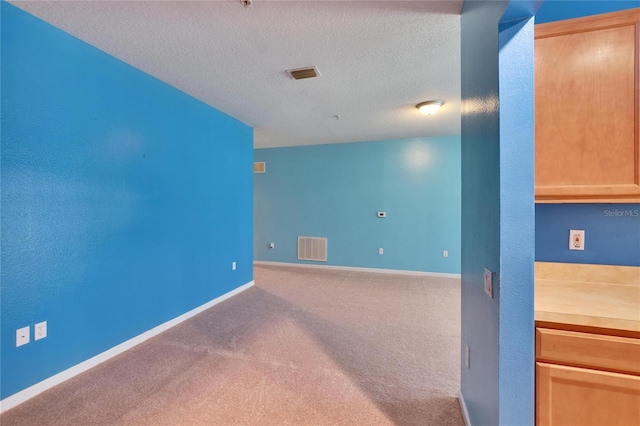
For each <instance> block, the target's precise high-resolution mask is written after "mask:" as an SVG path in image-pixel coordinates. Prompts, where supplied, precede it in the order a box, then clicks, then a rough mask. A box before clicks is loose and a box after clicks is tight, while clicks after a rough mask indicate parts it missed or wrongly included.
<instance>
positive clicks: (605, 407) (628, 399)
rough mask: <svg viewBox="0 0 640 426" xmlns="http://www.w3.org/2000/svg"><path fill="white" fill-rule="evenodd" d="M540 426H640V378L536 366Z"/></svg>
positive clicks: (542, 364) (554, 366) (537, 413)
mask: <svg viewBox="0 0 640 426" xmlns="http://www.w3.org/2000/svg"><path fill="white" fill-rule="evenodd" d="M536 384H537V385H536V400H537V403H536V407H537V408H536V424H537V425H539V426H546V425H553V426H560V425H567V426H575V425H581V426H606V425H620V426H622V425H628V426H637V425H640V377H639V376H631V375H627V374H617V373H609V372H606V371H597V370H589V369H584V368H574V367H565V366H562V365H555V364H545V363H536Z"/></svg>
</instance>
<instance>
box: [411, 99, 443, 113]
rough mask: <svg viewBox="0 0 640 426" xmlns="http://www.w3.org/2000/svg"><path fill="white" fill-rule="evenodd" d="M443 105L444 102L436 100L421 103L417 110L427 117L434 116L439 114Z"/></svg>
mask: <svg viewBox="0 0 640 426" xmlns="http://www.w3.org/2000/svg"><path fill="white" fill-rule="evenodd" d="M442 105H444V101H441V100H434V101H426V102H421V103H419V104H418V105H416V108H418V110H420V112H421V113H423V114H425V115H433V114H435V113H436V112H438V110H439V109H440V107H441V106H442Z"/></svg>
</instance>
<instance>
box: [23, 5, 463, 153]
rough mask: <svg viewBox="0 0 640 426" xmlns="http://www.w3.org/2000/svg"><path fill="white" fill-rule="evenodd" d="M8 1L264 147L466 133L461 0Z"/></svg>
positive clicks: (258, 146)
mask: <svg viewBox="0 0 640 426" xmlns="http://www.w3.org/2000/svg"><path fill="white" fill-rule="evenodd" d="M11 3H13V4H14V5H16V6H18V7H20V8H21V9H23V10H26V11H27V12H29V13H31V14H33V15H35V16H37V17H39V18H41V19H43V20H45V21H47V22H49V23H51V24H53V25H55V26H56V27H59V28H61V29H63V30H64V31H66V32H68V33H71V34H72V35H74V36H76V37H78V38H80V39H82V40H84V41H86V42H88V43H89V44H91V45H93V46H95V47H97V48H99V49H101V50H103V51H105V52H107V53H109V54H111V55H113V56H115V57H117V58H119V59H121V60H123V61H124V62H127V63H129V64H131V65H133V66H134V67H136V68H139V69H141V70H142V71H144V72H146V73H148V74H150V75H152V76H154V77H156V78H158V79H160V80H162V81H164V82H166V83H168V84H170V85H172V86H175V87H177V88H178V89H180V90H182V91H184V92H186V93H188V94H190V95H191V96H193V97H195V98H197V99H200V100H201V101H203V102H205V103H207V104H209V105H211V106H213V107H215V108H217V109H218V110H220V111H223V112H225V113H227V114H229V115H231V116H232V117H235V118H237V119H238V120H240V121H242V122H244V123H246V124H248V125H250V126H252V127H253V128H254V129H255V139H254V146H255V147H256V148H264V147H276V146H293V145H311V144H323V143H337V142H358V141H371V140H384V139H397V138H408V137H420V136H437V135H451V134H459V133H460V16H459V13H460V9H461V7H462V0H451V1H429V0H423V1H390V2H380V1H370V2H362V1H268V0H253V3H252V4H251V5H250V6H249V7H243V6H242V5H241V3H240V0H232V1H196V2H193V1H149V2H139V1H38V2H28V1H15V0H14V1H12V2H11ZM314 65H315V66H316V67H318V69H319V71H320V74H321V75H320V77H318V78H316V79H309V80H299V81H294V80H291V79H290V78H289V76H288V75H287V74H286V73H285V70H287V69H291V68H301V67H307V66H314ZM429 99H442V100H444V101H445V105H444V106H443V108H442V109H441V110H440V112H438V113H437V114H436V115H434V116H431V117H427V116H424V115H422V114H420V113H419V112H418V111H417V110H416V109H415V107H414V106H415V104H417V103H419V102H421V101H425V100H429ZM336 115H338V116H339V119H336V118H335V116H336Z"/></svg>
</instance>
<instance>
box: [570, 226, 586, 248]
mask: <svg viewBox="0 0 640 426" xmlns="http://www.w3.org/2000/svg"><path fill="white" fill-rule="evenodd" d="M569 250H584V229H570V230H569Z"/></svg>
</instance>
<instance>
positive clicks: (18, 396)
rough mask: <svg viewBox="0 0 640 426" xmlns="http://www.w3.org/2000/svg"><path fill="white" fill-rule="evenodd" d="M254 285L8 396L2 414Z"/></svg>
mask: <svg viewBox="0 0 640 426" xmlns="http://www.w3.org/2000/svg"><path fill="white" fill-rule="evenodd" d="M253 285H254V281H253V280H251V281H249V282H248V283H246V284H243V285H241V286H240V287H237V288H235V289H233V290H231V291H229V292H227V293H225V294H223V295H221V296H218V297H216V298H215V299H213V300H210V301H208V302H207V303H205V304H203V305H200V306H198V307H196V308H194V309H192V310H190V311H188V312H185V313H184V314H182V315H180V316H177V317H175V318H174V319H172V320H169V321H167V322H164V323H162V324H160V325H158V326H156V327H154V328H152V329H150V330H147V331H145V332H144V333H142V334H139V335H137V336H135V337H132V338H131V339H129V340H127V341H124V342H122V343H120V344H119V345H116V346H114V347H112V348H111V349H107V350H106V351H104V352H102V353H100V354H98V355H96V356H94V357H92V358H89V359H87V360H86V361H82V362H81V363H79V364H76V365H74V366H73V367H70V368H68V369H66V370H64V371H61V372H60V373H58V374H55V375H53V376H51V377H49V378H47V379H45V380H43V381H41V382H39V383H36V384H35V385H32V386H29V387H28V388H26V389H23V390H21V391H19V392H17V393H15V394H13V395H11V396H8V397H7V398H5V399H3V400H2V401H0V413H3V412H5V411H7V410H9V409H11V408H14V407H16V406H18V405H20V404H22V403H23V402H26V401H27V400H29V399H31V398H33V397H34V396H37V395H39V394H41V393H42V392H44V391H46V390H48V389H51V388H52V387H54V386H56V385H58V384H60V383H63V382H65V381H67V380H69V379H71V378H72V377H75V376H77V375H78V374H81V373H84V372H85V371H87V370H89V369H91V368H93V367H95V366H97V365H99V364H102V363H103V362H105V361H107V360H109V359H111V358H113V357H115V356H117V355H120V354H121V353H123V352H125V351H127V350H129V349H131V348H133V347H134V346H137V345H139V344H140V343H142V342H144V341H146V340H149V339H150V338H152V337H154V336H156V335H158V334H160V333H162V332H164V331H167V330H168V329H170V328H172V327H175V326H176V325H178V324H180V323H181V322H184V321H186V320H188V319H189V318H191V317H194V316H196V315H197V314H199V313H201V312H203V311H205V310H207V309H209V308H211V307H213V306H215V305H217V304H218V303H220V302H222V301H224V300H227V299H229V298H231V297H232V296H235V295H236V294H238V293H241V292H243V291H244V290H247V289H248V288H250V287H252V286H253Z"/></svg>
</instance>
